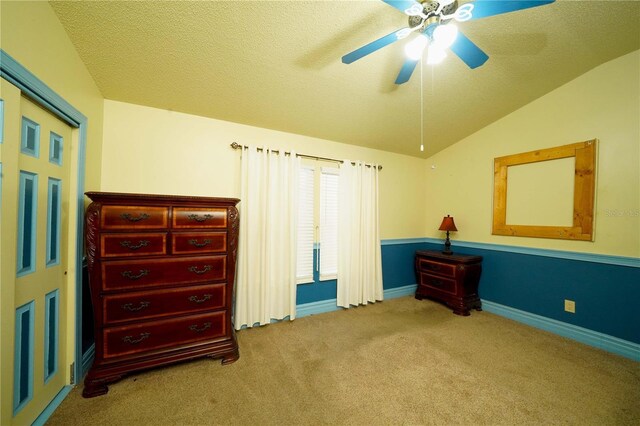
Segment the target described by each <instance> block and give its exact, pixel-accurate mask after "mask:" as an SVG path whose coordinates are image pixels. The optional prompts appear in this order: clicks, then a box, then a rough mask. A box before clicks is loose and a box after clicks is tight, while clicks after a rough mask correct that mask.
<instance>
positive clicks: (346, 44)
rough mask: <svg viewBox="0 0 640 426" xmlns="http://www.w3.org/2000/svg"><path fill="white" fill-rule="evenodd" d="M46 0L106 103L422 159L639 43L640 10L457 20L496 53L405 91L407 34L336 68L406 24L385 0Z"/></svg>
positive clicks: (536, 11)
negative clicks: (400, 78) (400, 77)
mask: <svg viewBox="0 0 640 426" xmlns="http://www.w3.org/2000/svg"><path fill="white" fill-rule="evenodd" d="M464 2H465V1H460V2H459V3H460V4H461V3H464ZM51 5H52V7H53V9H54V11H55V13H56V14H57V16H58V18H59V19H60V22H61V23H62V25H63V26H64V28H65V29H66V31H67V33H68V34H69V37H70V39H71V41H72V42H73V44H74V45H75V47H76V49H77V51H78V53H79V55H80V57H81V58H82V60H83V61H84V63H85V64H86V66H87V68H88V70H89V72H90V73H91V75H92V76H93V78H94V80H95V82H96V84H97V85H98V87H99V89H100V90H101V92H102V94H103V96H104V97H105V98H107V99H112V100H117V101H123V102H129V103H134V104H140V105H146V106H151V107H156V108H162V109H167V110H173V111H180V112H185V113H189V114H195V115H200V116H205V117H211V118H216V119H221V120H227V121H232V122H237V123H243V124H248V125H252V126H258V127H264V128H269V129H275V130H281V131H285V132H290V133H296V134H302V135H307V136H313V137H318V138H323V139H329V140H334V141H337V142H343V143H349V144H355V145H362V146H367V147H370V148H375V149H381V150H386V151H391V152H397V153H402V154H408V155H413V156H418V157H427V156H430V155H432V154H434V153H436V152H438V151H440V150H442V149H444V148H445V147H447V146H449V145H451V144H453V143H455V142H457V141H459V140H460V139H462V138H464V137H466V136H468V135H470V134H472V133H474V132H476V131H477V130H479V129H481V128H482V127H484V126H486V125H488V124H490V123H492V122H493V121H495V120H497V119H499V118H501V117H503V116H505V115H507V114H509V113H510V112H512V111H514V110H516V109H518V108H520V107H521V106H523V105H525V104H527V103H529V102H531V101H533V100H534V99H537V98H539V97H541V96H543V95H544V94H546V93H548V92H550V91H552V90H554V89H555V88H557V87H559V86H561V85H563V84H565V83H567V82H568V81H570V80H572V79H574V78H575V77H577V76H579V75H580V74H583V73H585V72H587V71H588V70H590V69H592V68H594V67H596V66H597V65H599V64H602V63H604V62H607V61H609V60H612V59H614V58H616V57H619V56H621V55H624V54H626V53H628V52H631V51H634V50H637V49H639V48H640V2H638V1H614V0H610V1H590V0H584V1H577V0H575V1H572V0H559V1H557V2H555V3H553V4H551V5H548V6H543V7H538V8H533V9H528V10H524V11H519V12H514V13H508V14H504V15H499V16H494V17H491V18H486V19H482V20H477V21H469V22H465V23H460V24H459V25H458V26H459V28H460V30H461V31H463V32H464V34H465V35H467V36H468V37H469V38H470V39H471V40H473V41H474V42H475V43H476V44H477V45H478V46H480V47H481V48H482V49H483V50H484V51H485V52H486V53H487V54H488V55H489V57H490V59H489V60H488V61H487V62H486V63H485V64H484V65H483V66H481V67H480V68H477V69H475V70H471V69H469V68H468V67H467V66H466V65H465V64H464V63H463V62H462V61H461V60H460V59H458V58H457V57H456V56H454V55H453V54H451V53H450V54H449V56H448V57H447V58H446V59H445V61H444V62H443V63H441V64H439V65H437V66H428V65H426V64H424V66H423V69H422V79H421V78H420V77H421V70H420V66H418V67H417V68H416V71H415V72H414V74H413V77H412V78H411V80H410V81H409V82H408V83H406V84H404V85H401V86H397V85H395V84H394V80H395V78H396V75H397V74H398V71H399V70H400V67H401V66H402V63H403V61H404V51H403V44H404V43H405V42H406V41H407V39H405V40H402V41H399V42H397V43H394V44H392V45H389V46H387V47H385V48H383V49H381V50H379V51H377V52H375V53H373V54H371V55H369V56H367V57H365V58H363V59H360V60H359V61H356V62H354V63H352V64H350V65H345V64H343V63H342V62H341V57H342V56H343V55H344V54H346V53H348V52H350V51H352V50H354V49H356V48H358V47H360V46H362V45H364V44H366V43H368V42H370V41H372V40H374V39H377V38H379V37H381V36H383V35H386V34H389V33H390V32H392V31H395V30H397V29H399V28H402V27H406V26H407V17H406V16H405V15H403V14H402V13H401V12H399V11H398V10H396V9H394V8H392V7H390V6H388V5H387V4H385V3H383V2H382V1H379V0H368V1H344V0H343V1H320V0H316V1H292V0H289V1H202V2H182V1H162V2H161V1H142V2H133V1H122V2H121V1H84V2H76V1H71V2H67V1H53V2H51ZM421 90H422V93H423V99H424V116H423V118H424V144H425V151H424V152H420V150H419V146H420V142H421V126H420V114H421V107H420V103H421V99H420V98H421V96H420V91H421Z"/></svg>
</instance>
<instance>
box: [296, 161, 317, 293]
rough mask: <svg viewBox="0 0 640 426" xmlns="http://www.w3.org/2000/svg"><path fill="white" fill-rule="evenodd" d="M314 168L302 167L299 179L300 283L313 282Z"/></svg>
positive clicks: (297, 266) (298, 270)
mask: <svg viewBox="0 0 640 426" xmlns="http://www.w3.org/2000/svg"><path fill="white" fill-rule="evenodd" d="M313 181H314V170H313V169H312V168H308V167H302V168H301V169H300V178H299V181H298V247H297V258H296V262H297V265H296V281H297V282H298V284H301V283H309V282H313V240H314V238H313V237H314V235H313V230H314V226H313V201H314V184H313Z"/></svg>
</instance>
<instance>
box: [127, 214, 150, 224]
mask: <svg viewBox="0 0 640 426" xmlns="http://www.w3.org/2000/svg"><path fill="white" fill-rule="evenodd" d="M120 217H121V218H123V219H125V220H128V221H129V222H140V221H141V220H145V219H149V218H150V217H151V216H149V215H148V214H146V213H140V214H139V215H138V216H132V215H130V214H129V213H122V214H121V215H120Z"/></svg>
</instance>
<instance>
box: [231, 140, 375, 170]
mask: <svg viewBox="0 0 640 426" xmlns="http://www.w3.org/2000/svg"><path fill="white" fill-rule="evenodd" d="M231 148H233V149H242V148H249V147H248V146H246V145H240V144H239V143H238V142H232V143H231ZM258 151H262V148H258ZM271 152H275V153H276V154H280V151H278V150H277V149H272V150H271ZM284 155H291V153H290V152H285V153H284ZM296 156H297V157H302V158H309V159H311V160H322V161H332V162H334V163H344V160H338V159H335V158H327V157H317V156H315V155H306V154H297V153H296ZM351 164H353V165H354V166H355V165H356V163H354V162H353V161H352V162H351ZM365 166H367V167H371V164H365ZM378 170H382V166H378Z"/></svg>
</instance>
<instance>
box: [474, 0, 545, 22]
mask: <svg viewBox="0 0 640 426" xmlns="http://www.w3.org/2000/svg"><path fill="white" fill-rule="evenodd" d="M554 1H555V0H529V1H512V0H476V1H474V2H473V3H470V4H472V5H473V10H472V11H471V19H470V20H474V19H482V18H487V17H489V16H494V15H500V14H502V13H509V12H515V11H517V10H523V9H529V8H532V7H538V6H544V5H547V4H549V3H553V2H554Z"/></svg>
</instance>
